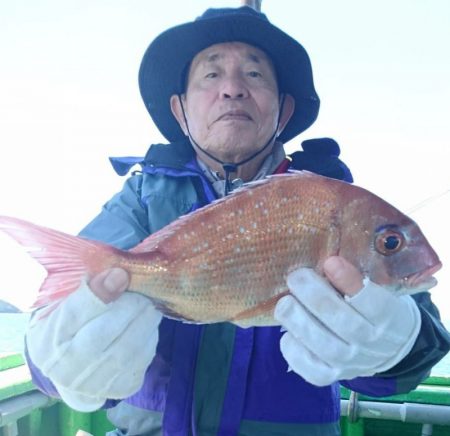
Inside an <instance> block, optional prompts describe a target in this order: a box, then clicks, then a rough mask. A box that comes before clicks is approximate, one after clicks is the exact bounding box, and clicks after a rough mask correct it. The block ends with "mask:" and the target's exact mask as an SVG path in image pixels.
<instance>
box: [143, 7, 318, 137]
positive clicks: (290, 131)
mask: <svg viewBox="0 0 450 436" xmlns="http://www.w3.org/2000/svg"><path fill="white" fill-rule="evenodd" d="M233 41H239V42H244V43H247V44H250V45H253V46H255V47H258V48H259V49H261V50H263V51H264V52H265V53H266V54H267V55H268V56H269V57H270V58H271V60H272V62H273V64H274V66H275V70H276V74H277V79H278V85H279V88H280V92H282V93H287V94H291V95H292V96H293V98H294V100H295V110H294V113H293V115H292V117H291V119H290V120H289V123H288V124H287V125H286V127H285V129H284V130H283V132H282V133H281V134H280V136H279V139H280V140H281V141H282V142H287V141H289V140H290V139H292V138H294V137H295V136H297V135H298V134H299V133H301V132H303V131H304V130H306V129H307V128H308V127H309V126H310V125H311V124H312V123H313V122H314V121H315V119H316V118H317V114H318V112H319V105H320V101H319V98H318V96H317V94H316V91H315V89H314V83H313V77H312V70H311V63H310V60H309V56H308V54H307V53H306V51H305V49H304V48H303V47H302V46H301V45H300V44H299V43H298V42H297V41H296V40H295V39H293V38H291V37H290V36H289V35H287V34H286V33H284V32H283V31H281V30H280V29H278V28H277V27H275V26H274V25H272V24H271V23H270V22H269V21H267V20H266V19H261V18H259V17H255V16H248V15H244V14H242V15H233V16H223V17H217V18H209V19H205V20H198V21H194V22H191V23H186V24H182V25H179V26H176V27H173V28H171V29H169V30H166V31H165V32H163V33H162V34H160V35H159V36H158V37H157V38H156V39H155V40H154V41H153V42H152V43H151V44H150V46H149V47H148V49H147V51H146V52H145V54H144V57H143V60H142V63H141V67H140V70H139V88H140V92H141V95H142V98H143V100H144V103H145V106H146V107H147V110H148V111H149V113H150V115H151V117H152V119H153V121H154V123H155V124H156V126H157V127H158V129H159V130H160V132H161V133H162V134H163V135H164V137H165V138H166V139H168V140H169V141H171V142H174V141H178V140H180V139H182V138H184V137H185V135H184V133H183V131H182V130H181V128H180V126H179V125H178V122H177V121H176V119H175V117H174V116H173V115H172V112H171V109H170V97H171V96H172V95H174V94H181V93H183V92H184V89H183V88H184V84H183V83H181V82H182V77H183V72H184V71H185V70H186V69H187V67H188V66H189V64H190V62H191V61H192V59H193V58H194V57H195V55H197V54H198V53H199V52H200V51H202V50H204V49H205V48H207V47H209V46H211V45H214V44H218V43H223V42H233Z"/></svg>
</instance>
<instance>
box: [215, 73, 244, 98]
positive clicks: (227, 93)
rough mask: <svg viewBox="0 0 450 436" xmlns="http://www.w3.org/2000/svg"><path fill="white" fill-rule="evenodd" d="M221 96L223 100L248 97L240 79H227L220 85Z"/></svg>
mask: <svg viewBox="0 0 450 436" xmlns="http://www.w3.org/2000/svg"><path fill="white" fill-rule="evenodd" d="M221 95H222V98H224V99H241V98H246V97H248V89H247V87H246V85H245V82H244V81H243V80H242V79H240V78H238V77H229V78H227V79H226V80H225V81H224V83H223V84H222V91H221Z"/></svg>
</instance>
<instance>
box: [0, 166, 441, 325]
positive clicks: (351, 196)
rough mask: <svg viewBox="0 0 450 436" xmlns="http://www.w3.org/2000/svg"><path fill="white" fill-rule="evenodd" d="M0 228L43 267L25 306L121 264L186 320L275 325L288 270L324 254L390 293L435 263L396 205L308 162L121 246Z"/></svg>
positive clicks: (412, 284) (137, 286) (414, 285)
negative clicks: (310, 168) (308, 167)
mask: <svg viewBox="0 0 450 436" xmlns="http://www.w3.org/2000/svg"><path fill="white" fill-rule="evenodd" d="M0 229H1V230H3V231H4V232H6V233H8V234H9V235H11V236H12V237H13V238H15V239H16V240H17V241H18V242H20V243H21V244H22V245H24V246H25V247H26V248H27V250H28V251H29V253H30V254H31V255H32V256H33V257H34V258H36V259H37V260H38V261H39V262H41V263H42V264H43V265H44V267H46V268H47V271H48V276H47V278H46V280H45V281H44V283H43V284H42V287H41V290H40V294H39V296H38V299H37V301H36V303H35V306H36V307H41V306H44V305H48V304H50V303H53V302H55V301H58V300H61V299H62V298H63V297H64V296H66V295H68V294H69V293H70V292H73V291H74V290H76V289H77V288H78V286H79V284H80V281H81V280H82V279H86V278H87V279H89V277H91V276H92V275H94V274H96V273H98V272H100V271H102V270H104V269H106V268H110V267H121V268H124V269H126V270H127V271H128V272H129V274H130V276H131V284H130V289H129V291H132V292H139V293H142V294H144V295H146V296H148V297H149V298H150V299H151V300H152V301H153V303H154V304H155V305H156V306H157V307H158V308H159V309H160V310H161V311H162V312H163V314H165V315H166V316H168V317H172V318H175V319H179V320H183V321H187V322H194V323H213V322H222V321H229V322H233V323H235V324H238V325H240V326H244V327H245V326H254V325H274V324H276V321H275V320H274V319H273V308H274V306H275V304H276V302H277V301H278V300H279V298H281V296H283V295H286V294H287V293H288V289H287V287H286V276H287V274H288V273H289V272H290V271H292V270H294V269H296V268H299V267H302V266H305V267H311V268H314V269H315V270H316V271H318V272H321V271H322V264H323V261H324V260H325V259H326V258H327V257H329V256H331V255H341V256H343V257H345V258H346V259H347V260H349V261H350V262H352V263H353V264H354V265H356V266H357V267H358V268H359V269H360V270H361V272H362V273H363V274H364V275H366V276H368V277H369V278H370V279H371V280H372V281H374V282H376V283H378V284H380V285H383V286H386V287H388V288H390V289H391V290H392V291H396V292H400V293H405V292H406V293H414V292H419V291H422V290H426V289H429V288H431V287H433V286H434V285H435V284H436V280H435V279H434V277H432V275H433V274H434V273H435V272H436V271H437V270H438V269H439V268H440V267H441V263H440V261H439V259H438V256H437V255H436V253H435V252H434V250H433V249H432V248H431V246H430V245H429V243H428V242H427V240H426V239H425V237H424V236H423V234H422V232H421V231H420V229H419V227H418V226H417V224H415V223H414V222H413V221H412V220H411V219H410V218H408V217H407V216H406V215H404V214H402V213H401V212H400V211H398V210H397V209H395V208H394V207H393V206H391V205H390V204H388V203H387V202H385V201H384V200H382V199H380V198H379V197H377V196H375V195H374V194H372V193H370V192H368V191H367V190H364V189H362V188H360V187H357V186H354V185H350V184H347V183H345V182H340V181H337V180H334V179H329V178H326V177H321V176H317V175H314V174H312V173H307V172H296V173H291V174H284V175H277V176H272V177H270V178H268V179H266V180H264V181H261V182H255V183H251V184H249V185H247V186H246V187H244V188H243V189H241V190H239V191H237V192H235V193H233V194H232V195H230V196H229V197H226V198H224V199H221V200H218V201H216V202H214V203H212V204H210V205H208V206H205V207H204V208H202V209H200V210H198V211H196V212H194V213H191V214H189V215H186V216H184V217H181V218H180V219H178V220H176V221H175V222H173V223H172V224H170V225H168V226H166V227H165V228H163V229H162V230H160V231H159V232H157V233H154V234H153V235H151V236H149V237H148V238H147V239H145V240H144V241H143V242H142V243H140V244H139V245H138V246H136V247H135V248H133V249H132V250H130V251H122V250H118V249H115V248H113V247H111V246H108V245H105V244H101V243H98V242H94V241H88V240H85V239H82V238H79V237H76V236H69V235H66V234H63V233H60V232H56V231H54V230H50V229H45V228H42V227H39V226H36V225H34V224H31V223H27V222H24V221H21V220H18V219H15V218H9V217H0ZM36 247H42V248H41V249H39V248H36Z"/></svg>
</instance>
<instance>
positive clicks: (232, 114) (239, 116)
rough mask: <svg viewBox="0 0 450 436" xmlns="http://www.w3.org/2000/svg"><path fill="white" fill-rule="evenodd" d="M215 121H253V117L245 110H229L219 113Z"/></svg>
mask: <svg viewBox="0 0 450 436" xmlns="http://www.w3.org/2000/svg"><path fill="white" fill-rule="evenodd" d="M217 121H253V118H252V117H251V116H250V114H249V113H248V112H246V111H243V110H231V111H228V112H225V113H223V114H222V115H220V117H219V118H217Z"/></svg>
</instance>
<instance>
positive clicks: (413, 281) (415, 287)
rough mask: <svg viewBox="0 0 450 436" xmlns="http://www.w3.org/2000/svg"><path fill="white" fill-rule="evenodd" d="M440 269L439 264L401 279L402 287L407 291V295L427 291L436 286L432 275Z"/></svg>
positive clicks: (440, 265)
mask: <svg viewBox="0 0 450 436" xmlns="http://www.w3.org/2000/svg"><path fill="white" fill-rule="evenodd" d="M441 268H442V263H441V262H439V263H437V264H435V265H433V266H430V267H429V268H425V269H424V270H422V271H419V272H416V273H414V274H411V275H409V276H407V277H404V278H403V282H402V287H404V288H406V289H407V290H408V293H415V292H421V291H425V290H428V289H430V288H432V287H434V286H436V285H437V280H436V278H435V277H433V274H435V273H436V272H438V271H439V270H440V269H441Z"/></svg>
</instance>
